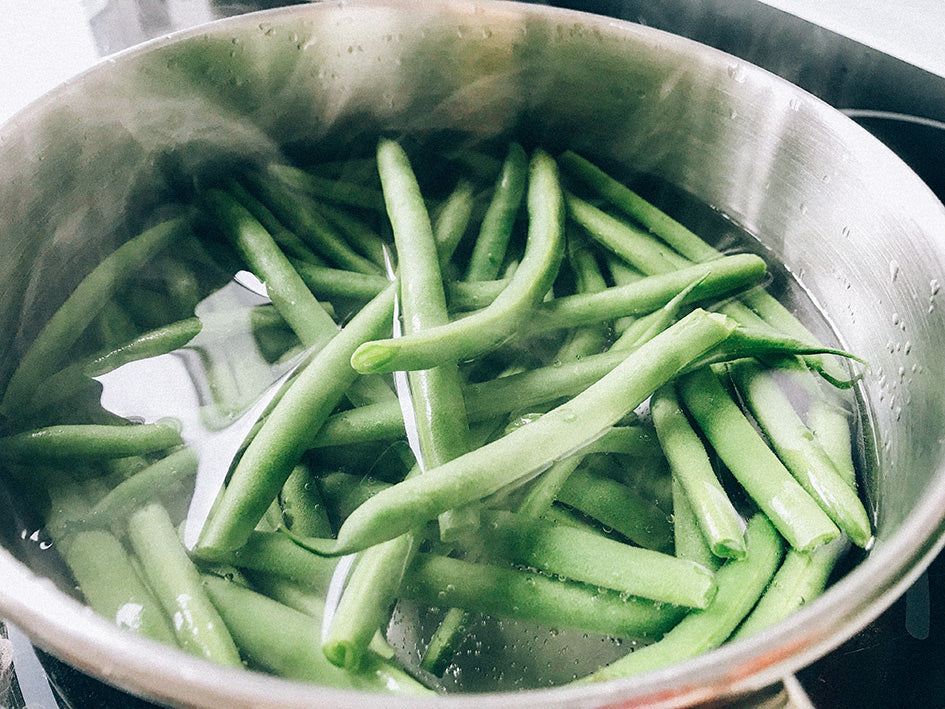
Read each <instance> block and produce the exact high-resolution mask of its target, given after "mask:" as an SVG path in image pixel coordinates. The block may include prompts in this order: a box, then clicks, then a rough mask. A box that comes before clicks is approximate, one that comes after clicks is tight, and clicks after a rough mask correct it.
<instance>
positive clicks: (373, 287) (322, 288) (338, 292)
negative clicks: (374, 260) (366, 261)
mask: <svg viewBox="0 0 945 709" xmlns="http://www.w3.org/2000/svg"><path fill="white" fill-rule="evenodd" d="M289 260H290V262H291V263H292V265H293V266H294V267H295V270H296V271H298V273H299V276H301V278H302V280H303V281H304V282H305V285H306V286H308V288H309V289H310V290H311V291H312V293H314V294H315V295H316V296H317V297H320V298H338V297H344V298H356V299H358V300H370V299H371V298H373V297H374V296H376V295H377V294H378V293H380V292H381V291H382V290H384V289H385V288H386V287H387V286H388V285H390V280H389V279H388V278H387V277H386V276H382V275H379V274H373V273H358V272H357V271H346V270H344V269H340V268H329V267H328V266H318V265H315V264H312V263H306V262H304V261H299V260H296V259H289Z"/></svg>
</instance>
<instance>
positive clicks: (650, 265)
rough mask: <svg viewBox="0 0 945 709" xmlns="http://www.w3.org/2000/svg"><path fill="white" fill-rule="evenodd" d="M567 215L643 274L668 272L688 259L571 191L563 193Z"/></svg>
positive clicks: (684, 264) (682, 264)
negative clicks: (566, 193)
mask: <svg viewBox="0 0 945 709" xmlns="http://www.w3.org/2000/svg"><path fill="white" fill-rule="evenodd" d="M565 200H566V202H567V205H568V216H570V217H571V218H572V219H574V220H575V221H576V222H577V223H578V224H580V225H581V226H582V227H583V228H584V230H585V231H586V232H587V233H588V234H589V235H590V236H591V237H593V238H594V239H595V240H596V241H598V242H599V243H600V244H601V245H602V246H604V248H606V249H608V250H609V251H612V252H613V253H614V254H616V255H617V256H620V257H621V258H622V259H624V260H625V261H626V262H627V263H629V264H630V265H631V266H633V267H634V268H636V269H638V270H640V271H642V272H643V273H645V274H646V275H653V274H657V273H668V272H670V271H675V270H676V269H677V268H681V267H683V266H688V265H689V264H690V263H691V262H690V261H689V260H687V259H686V258H685V257H683V256H680V255H679V254H678V253H676V252H675V251H673V250H672V249H671V248H669V247H668V246H666V245H665V244H664V243H662V242H661V241H659V240H658V239H656V238H655V237H653V236H651V235H650V234H648V233H647V232H646V231H644V230H643V229H640V228H638V227H636V226H634V225H633V224H630V223H629V222H626V221H623V220H621V219H618V218H617V217H613V216H611V215H609V214H607V213H606V212H604V211H603V210H602V209H598V208H597V207H595V206H594V205H592V204H589V203H588V202H585V201H584V200H582V199H580V198H579V197H576V196H574V195H573V194H568V195H566V197H565Z"/></svg>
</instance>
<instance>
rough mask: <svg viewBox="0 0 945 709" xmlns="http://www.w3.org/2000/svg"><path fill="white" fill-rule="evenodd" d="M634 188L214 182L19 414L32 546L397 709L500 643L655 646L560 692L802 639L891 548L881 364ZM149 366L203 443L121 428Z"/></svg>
mask: <svg viewBox="0 0 945 709" xmlns="http://www.w3.org/2000/svg"><path fill="white" fill-rule="evenodd" d="M471 164H476V165H479V166H485V167H484V168H483V169H482V170H480V171H477V172H475V173H470V171H469V169H468V165H471ZM415 166H416V167H415ZM628 184H629V183H627V182H622V181H620V180H618V179H616V178H615V177H614V176H612V175H611V174H609V173H607V172H605V171H604V170H602V169H601V168H600V167H598V166H597V165H596V164H594V163H592V162H590V161H589V160H587V159H586V158H585V157H582V156H579V155H577V154H576V153H574V152H571V151H566V152H564V153H560V154H558V155H553V154H551V153H550V152H548V151H546V150H545V149H543V148H542V147H541V146H531V147H526V146H525V145H524V144H522V143H518V142H511V143H507V144H503V145H498V146H491V145H490V146H484V147H483V148H482V149H481V150H478V151H473V150H471V149H469V148H461V149H454V148H449V149H442V148H435V147H433V146H429V145H421V144H419V143H418V144H412V143H408V142H407V141H397V140H393V139H390V138H384V137H382V138H380V139H379V140H378V142H377V147H376V152H375V154H373V155H367V156H363V155H362V156H357V157H356V158H352V160H351V161H349V162H348V163H346V164H342V163H339V162H337V161H331V162H328V161H322V162H320V161H318V160H312V161H308V162H307V161H303V160H301V159H300V160H296V161H294V162H293V163H291V164H290V163H289V162H283V163H277V164H276V163H274V164H265V165H249V166H245V167H243V168H240V169H239V170H237V171H232V172H229V173H227V174H225V175H221V176H219V179H215V180H211V181H208V182H205V183H204V182H197V181H195V185H196V187H195V190H194V193H193V194H192V195H191V196H190V197H189V198H188V199H186V200H184V203H182V204H180V205H177V206H179V216H177V217H174V218H172V219H171V220H169V221H162V222H160V223H157V224H156V225H148V226H147V228H144V229H143V230H142V231H141V232H140V234H139V235H138V236H135V237H132V238H131V239H129V240H127V241H126V242H125V243H124V244H123V245H122V246H120V247H119V248H118V249H117V250H115V251H114V252H113V253H111V254H110V255H109V256H107V257H106V258H105V259H104V260H103V261H102V263H101V264H100V265H99V266H98V267H96V268H95V269H94V270H93V271H91V272H90V273H89V274H88V276H86V277H85V279H84V280H83V281H82V282H81V283H80V284H79V285H78V287H77V288H76V289H75V290H74V292H73V293H72V294H71V295H69V296H68V297H67V298H66V300H65V302H64V303H63V304H62V305H61V307H60V308H59V310H58V311H57V312H56V313H55V314H54V315H53V316H52V317H51V318H50V319H49V321H48V323H47V324H46V325H45V327H43V328H42V329H41V330H40V333H39V335H38V336H37V337H36V338H35V340H34V341H33V342H32V344H31V345H30V346H28V347H27V348H26V349H25V351H24V352H23V353H22V354H21V357H20V359H19V365H18V366H17V368H16V369H15V371H14V373H13V375H12V377H11V378H10V380H9V382H8V383H7V385H6V388H5V390H4V392H3V395H2V398H0V415H2V419H0V426H2V428H0V471H2V474H3V478H2V480H3V482H4V484H5V485H6V486H8V487H9V488H10V489H11V491H12V492H13V494H14V495H15V496H16V497H17V498H19V499H24V500H29V501H31V503H32V507H31V508H30V509H29V511H28V513H27V514H25V516H24V521H23V524H24V526H25V527H27V528H29V527H32V528H35V530H39V531H38V532H37V533H36V534H24V535H23V536H24V538H27V537H28V538H33V539H41V540H42V541H43V544H42V546H43V547H45V546H47V545H50V546H51V547H52V548H53V550H54V551H55V552H58V554H59V556H60V557H61V559H62V561H63V562H64V565H65V568H67V569H68V572H69V573H70V574H71V575H72V577H73V580H74V581H75V584H76V587H77V589H78V592H79V593H81V595H82V597H83V598H84V599H85V601H86V602H87V603H88V604H89V605H90V606H91V607H92V608H93V609H95V610H96V611H97V612H99V613H100V614H102V615H104V616H106V617H108V618H110V619H112V620H113V621H114V622H116V623H118V624H119V625H122V626H123V627H126V628H128V629H129V631H131V632H137V633H140V634H142V635H146V636H149V637H151V638H155V639H158V640H160V641H161V642H164V643H166V644H169V645H174V646H176V647H178V648H180V649H181V650H183V651H185V652H189V653H192V654H195V655H198V656H200V657H203V658H206V659H207V660H210V661H213V662H217V663H221V664H226V665H234V666H246V667H249V668H251V669H254V670H259V671H264V672H269V673H273V674H277V675H281V676H284V677H287V678H292V679H299V680H304V681H311V682H316V683H320V684H324V685H330V686H337V687H348V688H352V689H359V690H365V691H372V692H395V693H401V694H419V695H424V694H431V693H435V692H438V691H447V690H449V689H451V688H452V685H450V683H449V681H448V678H449V676H450V674H451V673H450V668H451V667H454V668H455V667H456V666H457V665H456V663H457V662H460V661H461V659H462V656H463V653H464V652H468V647H469V646H470V645H471V644H475V643H477V642H478V641H477V640H476V637H475V635H476V631H475V627H477V625H481V623H482V619H483V618H486V619H492V622H497V623H503V622H518V623H524V624H531V625H534V626H537V627H539V628H542V629H544V630H545V631H547V632H548V633H551V634H554V633H556V632H557V631H559V630H576V631H579V632H583V633H586V634H591V635H594V636H601V637H603V638H611V639H613V640H614V641H615V642H619V643H626V645H623V644H622V645H620V647H626V646H628V645H633V646H635V647H636V649H635V650H633V651H629V652H628V651H626V650H624V651H621V652H618V653H617V654H616V655H615V656H614V657H612V658H609V659H603V660H601V662H600V663H599V664H598V665H597V666H596V667H595V668H593V670H592V671H591V672H590V673H589V674H587V673H583V674H582V675H581V676H577V675H574V674H572V675H570V676H568V675H566V674H563V675H560V676H559V675H556V676H554V677H550V678H544V679H541V680H535V681H534V682H533V684H534V685H535V686H537V685H545V684H562V683H567V682H571V681H574V682H579V683H586V682H595V681H602V680H606V679H609V678H613V677H621V676H627V675H630V674H636V673H641V672H645V671H648V670H652V669H657V668H659V667H663V666H665V665H669V664H672V663H674V662H679V661H682V660H685V659H687V658H690V657H693V656H695V655H697V654H699V653H702V652H705V651H708V650H711V649H712V648H714V647H717V646H718V645H720V644H722V643H724V642H726V641H727V640H729V639H730V638H740V637H744V636H746V635H750V634H753V633H756V632H759V631H761V630H763V629H765V628H767V627H768V626H770V625H772V624H774V623H777V622H779V621H780V620H782V619H783V618H785V617H786V616H787V615H788V614H789V613H791V612H792V611H793V610H795V609H796V608H797V607H798V606H799V605H801V604H802V603H807V602H810V601H811V600H813V599H814V598H815V597H816V596H818V595H819V594H820V593H822V592H823V591H824V589H825V588H826V587H827V585H828V583H829V582H830V581H831V579H832V578H833V576H834V575H835V574H836V573H838V569H839V567H840V564H841V561H842V560H843V559H845V558H847V554H848V552H849V550H850V549H851V548H853V547H856V548H861V549H867V548H868V547H869V545H870V543H871V540H872V527H871V521H870V518H869V515H868V512H867V508H866V506H865V505H864V503H863V501H862V498H861V496H860V495H859V493H858V490H857V471H856V468H855V464H854V461H855V460H856V453H855V450H856V449H855V444H856V442H855V441H854V440H853V438H852V434H851V431H852V430H853V428H852V427H851V421H852V416H853V411H854V409H853V407H852V396H851V394H850V392H849V391H848V389H849V387H850V386H851V384H852V382H854V381H855V377H854V376H852V375H851V374H850V372H849V367H850V366H851V363H852V366H854V367H855V366H856V362H857V360H856V359H855V358H854V357H852V355H847V354H846V353H843V352H841V351H839V350H837V349H835V348H832V347H829V346H828V345H826V344H824V343H823V342H821V341H819V340H818V339H817V338H815V337H814V335H813V334H811V330H810V328H809V327H808V326H807V325H806V324H801V323H800V322H798V321H797V320H796V318H795V317H794V316H793V315H792V314H791V313H790V312H788V311H787V310H786V309H785V308H784V307H783V306H781V304H780V303H779V302H778V301H777V300H776V299H775V297H774V296H773V295H772V294H771V293H769V292H768V291H767V290H765V286H766V283H767V282H768V280H769V279H770V277H771V272H770V268H769V264H768V263H766V261H765V260H764V259H763V258H762V257H761V256H759V255H758V253H756V252H752V251H748V250H745V251H739V252H735V251H728V252H726V253H722V252H719V251H717V250H716V249H715V248H714V247H713V246H712V245H711V243H709V242H708V241H706V240H703V239H702V238H700V237H699V236H697V235H696V234H695V233H693V231H691V230H690V229H689V228H687V227H686V226H684V225H683V224H682V223H680V222H679V221H677V220H676V219H674V218H673V217H671V216H669V214H667V213H666V212H664V211H662V210H661V209H659V208H658V207H656V206H655V205H654V204H653V203H652V202H650V201H647V200H645V199H644V198H643V197H641V196H640V195H639V194H637V193H636V192H634V191H632V190H631V189H630V187H629V186H628ZM745 245H747V242H746V244H745ZM149 363H150V364H155V363H163V364H168V363H171V364H173V365H175V366H176V367H177V368H178V369H181V368H183V370H185V371H186V373H187V377H188V379H187V384H188V386H189V387H190V389H192V390H193V395H194V399H195V401H196V402H197V403H196V408H197V410H196V411H194V412H191V413H193V414H196V415H194V416H190V415H188V416H187V417H186V419H181V420H177V419H175V418H174V416H173V412H175V411H178V410H179V409H178V408H177V407H175V406H171V407H170V409H169V410H168V411H167V412H162V413H161V414H160V415H157V416H155V415H154V413H153V410H152V409H151V408H148V409H147V411H144V410H142V411H140V412H135V411H132V412H130V413H128V412H127V411H123V413H121V414H120V415H119V414H118V413H113V412H112V411H110V410H109V408H108V407H107V406H106V398H107V397H106V394H108V393H109V391H110V387H113V386H115V385H114V384H113V379H112V377H113V376H114V375H117V374H120V373H121V372H124V371H136V370H129V369H128V368H129V367H134V366H138V365H145V364H149ZM148 371H150V370H148ZM854 374H855V373H854ZM139 376H140V375H139ZM126 386H127V385H126ZM132 388H136V387H135V386H134V384H132ZM127 393H128V391H127V390H119V392H118V394H119V398H120V397H121V395H122V394H127ZM260 412H261V413H260ZM247 417H249V418H248V420H247ZM237 424H239V426H242V428H238V427H237ZM233 431H239V432H240V434H239V435H238V436H236V435H230V436H229V438H231V439H233V440H232V441H230V443H229V444H227V443H225V441H227V440H229V439H228V438H227V433H228V432H233ZM226 445H229V447H228V448H227V447H226ZM221 459H222V467H220V465H221V464H220V460H221ZM214 463H216V468H214V467H213V465H214ZM214 471H215V472H214ZM209 476H213V477H209ZM207 485H209V486H210V487H209V488H207ZM201 489H209V490H210V493H209V494H210V496H211V497H212V499H209V500H201V499H200V496H199V492H198V491H199V490H201ZM192 497H193V498H194V499H193V500H192V499H191V498H192ZM197 502H200V503H201V504H202V505H203V509H204V513H203V514H200V513H197V512H195V510H196V509H200V507H201V505H200V504H195V503H197ZM44 553H49V552H44ZM411 604H412V605H411ZM401 607H413V608H420V609H423V610H422V613H421V615H422V616H423V622H422V623H421V624H420V625H419V626H418V628H416V629H414V630H412V631H411V632H415V633H417V634H419V635H418V637H419V638H420V642H419V644H418V646H417V647H416V648H412V647H410V648H408V647H406V646H401V647H395V644H396V643H395V638H398V637H400V636H401V635H403V633H402V632H401V630H399V629H398V628H397V621H395V620H393V619H394V618H395V616H397V615H398V611H397V609H398V608H401ZM400 615H401V616H403V613H400ZM401 622H402V621H401ZM464 648H467V649H466V650H464ZM536 652H539V651H538V650H536ZM453 674H455V672H454V673H453ZM530 681H531V680H530ZM524 684H525V686H529V685H528V683H527V682H525V683H524ZM515 686H522V685H521V683H517V682H516V685H515ZM496 688H500V687H498V686H497V687H496Z"/></svg>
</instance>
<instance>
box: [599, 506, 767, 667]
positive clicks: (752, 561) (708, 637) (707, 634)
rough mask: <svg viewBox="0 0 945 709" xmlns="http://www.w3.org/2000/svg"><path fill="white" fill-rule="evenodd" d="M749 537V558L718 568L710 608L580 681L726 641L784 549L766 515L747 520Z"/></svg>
mask: <svg viewBox="0 0 945 709" xmlns="http://www.w3.org/2000/svg"><path fill="white" fill-rule="evenodd" d="M746 539H747V542H748V553H747V555H746V556H745V558H743V559H732V560H729V561H728V562H727V563H726V564H724V565H723V566H722V568H720V569H719V570H718V571H717V572H716V574H715V578H716V581H717V583H718V592H717V593H716V595H715V599H714V600H713V601H712V603H710V604H709V606H708V607H707V608H705V609H702V610H696V611H692V612H691V613H690V614H689V615H687V616H686V617H685V618H683V619H682V620H681V621H680V622H679V623H678V624H677V625H676V626H675V627H674V628H673V629H672V630H670V631H669V632H668V633H666V635H664V636H663V637H662V639H660V640H659V641H657V642H655V643H653V644H651V645H647V646H645V647H640V648H636V649H635V650H634V651H633V652H631V653H630V654H628V655H625V656H624V657H622V658H621V659H619V660H617V661H616V662H613V663H611V664H610V665H607V666H606V667H603V668H601V669H599V670H597V671H596V672H594V673H593V674H591V675H590V676H589V677H587V678H585V679H584V680H582V682H588V681H591V682H600V681H603V680H607V679H614V678H616V677H626V676H628V675H637V674H640V673H643V672H647V671H650V670H655V669H658V668H660V667H665V666H667V665H670V664H672V663H675V662H681V661H682V660H686V659H689V658H691V657H695V656H696V655H699V654H701V653H703V652H706V651H708V650H711V649H712V648H715V647H718V646H719V645H721V644H722V643H723V642H725V640H726V639H728V637H729V636H730V635H731V634H732V632H733V631H734V630H735V628H736V627H737V626H738V624H739V622H741V620H742V619H743V618H744V617H745V616H746V615H748V613H749V612H750V611H751V609H752V607H753V606H754V605H755V603H756V602H757V601H758V598H759V597H760V596H761V594H762V592H763V591H764V590H765V587H766V586H767V585H768V582H769V581H770V580H771V577H772V576H774V573H775V571H776V570H777V568H778V564H779V563H780V561H781V555H782V553H783V552H782V545H781V540H780V538H779V537H778V534H777V533H776V532H775V530H774V528H773V527H772V526H771V524H770V523H769V522H768V520H767V519H766V518H765V517H764V516H762V515H755V516H754V517H752V518H751V520H749V522H748V529H747V531H746Z"/></svg>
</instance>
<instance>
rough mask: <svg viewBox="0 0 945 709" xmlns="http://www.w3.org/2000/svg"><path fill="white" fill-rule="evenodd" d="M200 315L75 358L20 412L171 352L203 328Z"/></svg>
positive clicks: (45, 382)
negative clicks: (106, 375) (100, 378)
mask: <svg viewBox="0 0 945 709" xmlns="http://www.w3.org/2000/svg"><path fill="white" fill-rule="evenodd" d="M201 327H202V325H201V321H200V320H199V319H198V318H187V319H186V320H181V321H179V322H176V323H172V324H170V325H165V326H163V327H160V328H158V329H156V330H151V331H149V332H146V333H144V334H141V335H139V334H138V333H137V329H136V330H135V332H134V335H132V339H129V340H124V341H123V342H121V344H117V345H113V346H111V347H109V348H108V349H106V350H104V351H102V352H97V353H95V354H93V355H91V356H89V357H86V358H83V359H81V360H79V361H77V362H73V363H72V364H70V365H69V366H67V367H65V368H63V369H61V370H59V371H58V372H56V373H55V374H51V375H50V376H48V377H47V378H46V379H44V380H43V381H42V382H39V383H38V384H37V386H36V390H35V392H34V394H33V397H32V399H31V400H30V401H29V402H28V403H27V404H25V405H24V406H23V407H21V409H20V415H21V416H22V415H24V414H28V413H32V412H35V411H39V410H41V409H43V408H44V407H47V406H49V405H51V404H53V403H55V402H57V401H62V400H63V399H65V398H67V397H69V396H71V395H72V394H75V393H76V392H78V391H80V390H81V389H82V387H83V386H85V385H87V384H88V381H89V380H90V379H91V378H92V377H97V376H100V375H102V374H106V373H107V372H110V371H112V370H114V369H117V368H118V367H120V366H121V365H123V364H127V363H128V362H133V361H137V360H139V359H145V358H147V357H156V356H158V355H161V354H166V353H167V352H172V351H174V350H176V349H179V348H180V347H183V346H184V345H186V344H187V343H188V342H190V341H191V340H192V339H193V338H194V337H195V336H196V335H197V333H198V332H200V330H201Z"/></svg>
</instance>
